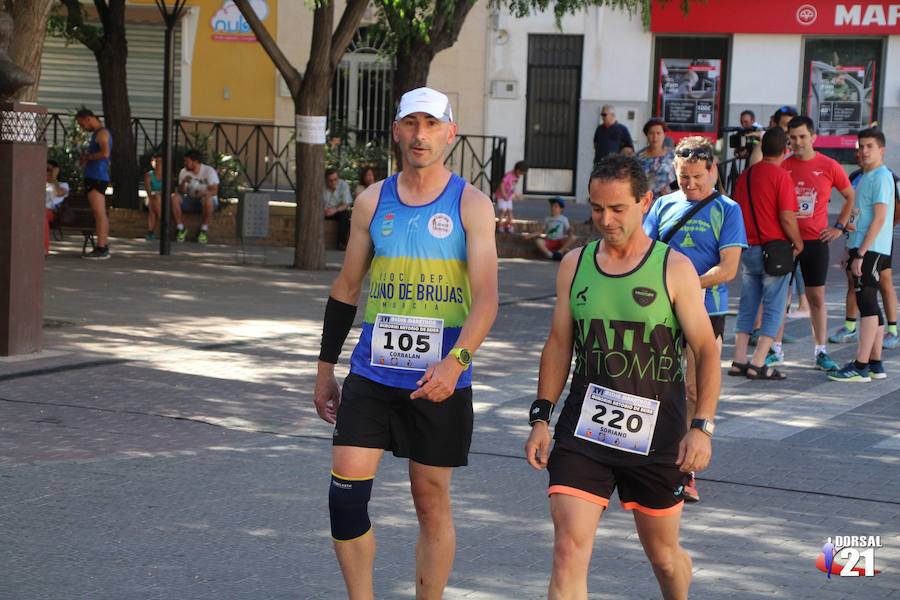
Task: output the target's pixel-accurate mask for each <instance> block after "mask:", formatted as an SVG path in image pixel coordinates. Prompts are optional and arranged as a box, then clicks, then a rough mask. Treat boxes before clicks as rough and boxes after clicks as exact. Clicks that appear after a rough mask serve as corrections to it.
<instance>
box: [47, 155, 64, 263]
mask: <svg viewBox="0 0 900 600" xmlns="http://www.w3.org/2000/svg"><path fill="white" fill-rule="evenodd" d="M68 195H69V184H68V183H65V182H61V181H59V163H58V162H56V161H55V160H48V161H47V200H46V205H45V206H46V209H47V218H46V219H45V220H44V255H47V254H50V225H52V224H53V221H54V220H56V208H57V207H58V206H59V205H60V204H62V201H63V200H65V199H66V196H68Z"/></svg>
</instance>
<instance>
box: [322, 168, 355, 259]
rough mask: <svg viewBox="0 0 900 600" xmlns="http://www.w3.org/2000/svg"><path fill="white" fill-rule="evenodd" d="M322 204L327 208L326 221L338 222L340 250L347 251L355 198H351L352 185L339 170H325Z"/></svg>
mask: <svg viewBox="0 0 900 600" xmlns="http://www.w3.org/2000/svg"><path fill="white" fill-rule="evenodd" d="M322 204H323V205H324V206H325V219H327V220H329V221H337V226H338V250H346V249H347V240H348V239H349V238H350V207H351V206H352V205H353V198H352V197H351V196H350V185H349V184H348V183H347V182H346V181H344V180H343V179H341V178H340V177H339V176H338V172H337V169H325V190H324V191H323V192H322Z"/></svg>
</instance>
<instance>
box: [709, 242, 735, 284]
mask: <svg viewBox="0 0 900 600" xmlns="http://www.w3.org/2000/svg"><path fill="white" fill-rule="evenodd" d="M741 250H742V248H741V247H740V246H730V247H728V248H723V249H722V250H720V251H719V264H717V265H716V266H714V267H713V268H711V269H710V270H709V271H707V272H706V273H704V274H703V275H701V276H700V285H701V286H702V287H703V288H704V289H705V288H710V287H712V286H714V285H719V284H720V283H728V282H729V281H731V280H732V279H734V277H735V275H737V271H738V265H740V264H741Z"/></svg>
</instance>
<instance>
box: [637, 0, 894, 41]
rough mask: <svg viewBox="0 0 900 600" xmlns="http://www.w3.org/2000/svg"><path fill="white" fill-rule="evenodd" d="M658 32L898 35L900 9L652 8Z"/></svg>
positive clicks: (796, 5) (809, 5) (818, 3)
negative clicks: (686, 10)
mask: <svg viewBox="0 0 900 600" xmlns="http://www.w3.org/2000/svg"><path fill="white" fill-rule="evenodd" d="M652 5H653V6H652V9H651V13H650V30H651V31H652V32H654V33H727V34H731V33H798V34H802V35H811V34H812V35H820V34H827V35H833V34H856V35H858V34H864V35H896V34H897V27H898V25H900V4H898V3H888V2H842V1H839V0H814V1H810V0H756V1H755V2H747V1H746V0H707V1H706V2H691V4H690V11H689V12H688V13H687V14H685V13H683V12H682V11H681V6H680V5H681V2H666V3H665V4H662V3H659V2H653V3H652Z"/></svg>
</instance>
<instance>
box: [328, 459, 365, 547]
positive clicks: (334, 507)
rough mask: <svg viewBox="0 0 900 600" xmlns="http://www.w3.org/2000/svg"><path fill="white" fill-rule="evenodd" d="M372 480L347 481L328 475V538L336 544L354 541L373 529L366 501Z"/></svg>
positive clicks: (335, 475) (334, 474)
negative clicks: (329, 530)
mask: <svg viewBox="0 0 900 600" xmlns="http://www.w3.org/2000/svg"><path fill="white" fill-rule="evenodd" d="M374 480H375V478H374V476H373V477H369V478H367V479H346V478H343V477H341V476H340V475H338V474H337V473H332V474H331V486H330V487H329V489H328V512H329V513H330V516H331V537H333V538H334V539H335V540H337V541H339V542H347V541H350V540H354V539H356V538H358V537H360V536H362V535H365V534H366V533H368V531H369V530H370V529H371V528H372V522H371V521H370V520H369V500H370V499H371V497H372V483H373V481H374Z"/></svg>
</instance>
